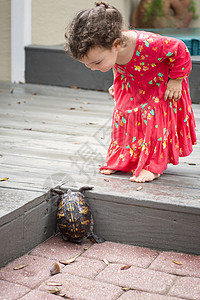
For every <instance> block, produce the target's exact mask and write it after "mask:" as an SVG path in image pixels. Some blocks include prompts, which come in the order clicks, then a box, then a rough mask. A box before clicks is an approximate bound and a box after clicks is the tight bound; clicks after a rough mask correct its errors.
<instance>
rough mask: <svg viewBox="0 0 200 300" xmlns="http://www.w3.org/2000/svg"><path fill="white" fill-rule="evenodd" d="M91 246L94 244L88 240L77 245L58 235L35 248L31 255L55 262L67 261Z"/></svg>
mask: <svg viewBox="0 0 200 300" xmlns="http://www.w3.org/2000/svg"><path fill="white" fill-rule="evenodd" d="M91 245H92V242H90V241H88V240H87V239H86V240H84V241H83V242H82V243H81V244H75V243H69V242H66V241H64V240H63V239H62V237H61V236H60V235H57V236H55V237H54V238H51V239H48V240H47V241H46V242H44V243H43V244H42V245H40V246H38V247H37V248H35V249H34V250H33V251H32V252H31V253H30V254H31V255H37V256H42V257H46V258H51V259H54V260H67V259H70V258H72V257H73V256H76V255H78V254H81V253H82V252H84V249H87V248H88V247H89V246H91Z"/></svg>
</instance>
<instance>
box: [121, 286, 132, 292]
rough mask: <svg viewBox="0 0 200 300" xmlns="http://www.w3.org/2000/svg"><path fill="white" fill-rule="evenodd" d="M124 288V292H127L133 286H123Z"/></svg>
mask: <svg viewBox="0 0 200 300" xmlns="http://www.w3.org/2000/svg"><path fill="white" fill-rule="evenodd" d="M122 290H123V291H124V292H127V291H129V290H131V288H129V287H123V288H122Z"/></svg>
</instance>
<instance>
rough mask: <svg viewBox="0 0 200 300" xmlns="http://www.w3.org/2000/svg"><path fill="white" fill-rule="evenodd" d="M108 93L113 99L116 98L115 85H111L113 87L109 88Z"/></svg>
mask: <svg viewBox="0 0 200 300" xmlns="http://www.w3.org/2000/svg"><path fill="white" fill-rule="evenodd" d="M108 91H109V94H110V96H111V97H112V98H114V86H113V85H111V86H110V87H109V89H108Z"/></svg>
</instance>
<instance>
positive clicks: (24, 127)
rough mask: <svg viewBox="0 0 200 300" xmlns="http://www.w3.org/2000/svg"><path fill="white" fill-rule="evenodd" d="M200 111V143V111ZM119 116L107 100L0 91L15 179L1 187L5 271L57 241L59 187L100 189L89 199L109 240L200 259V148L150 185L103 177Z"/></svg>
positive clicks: (36, 90) (8, 163)
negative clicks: (38, 248)
mask: <svg viewBox="0 0 200 300" xmlns="http://www.w3.org/2000/svg"><path fill="white" fill-rule="evenodd" d="M193 109H194V113H195V117H196V122H197V128H198V129H197V137H198V140H199V137H200V132H199V125H200V105H198V104H194V105H193ZM112 111H113V101H112V99H111V97H110V96H109V95H108V93H104V92H95V91H88V90H79V89H69V88H59V87H51V86H39V85H31V84H15V85H13V84H11V83H5V82H1V83H0V143H1V149H0V166H1V167H0V179H2V178H6V177H8V178H9V179H8V180H6V181H1V182H0V199H1V204H0V224H1V228H0V238H1V241H3V243H4V247H1V248H2V249H1V251H0V257H1V264H3V263H5V262H7V261H9V260H11V259H13V258H14V257H17V256H19V255H21V254H22V253H25V252H27V251H28V250H30V249H31V248H33V247H35V246H36V245H37V244H38V243H40V242H42V241H43V240H45V239H46V238H48V237H49V236H51V234H52V233H53V231H54V230H55V211H56V199H53V198H52V197H51V195H50V193H48V191H49V189H50V188H51V187H54V186H57V185H60V184H63V187H65V188H69V187H71V188H74V189H77V188H79V187H80V186H82V185H86V184H91V185H93V186H94V190H93V191H90V192H87V193H86V195H87V197H88V201H89V204H90V206H91V209H92V211H93V215H94V219H95V231H96V232H97V233H98V234H100V235H102V236H103V237H104V238H105V239H107V240H111V241H117V242H123V243H130V244H135V245H140V246H146V247H151V248H157V249H163V250H177V251H183V252H189V253H196V254H200V230H199V227H200V146H199V145H197V146H195V147H194V151H193V153H192V154H191V155H190V156H189V157H185V158H181V159H180V164H179V165H178V166H171V165H169V168H168V170H166V171H165V173H164V174H163V175H162V176H161V177H160V178H159V179H158V180H155V181H154V182H151V183H145V184H137V183H133V182H130V181H129V177H130V174H123V173H120V172H118V173H116V174H114V175H110V176H104V175H101V174H99V171H98V167H99V165H101V164H102V162H103V161H104V158H105V156H106V152H107V147H108V144H109V139H110V126H111V117H112ZM138 186H142V189H141V190H140V191H137V190H136V189H137V187H138ZM12 245H13V246H12ZM11 249H12V250H11Z"/></svg>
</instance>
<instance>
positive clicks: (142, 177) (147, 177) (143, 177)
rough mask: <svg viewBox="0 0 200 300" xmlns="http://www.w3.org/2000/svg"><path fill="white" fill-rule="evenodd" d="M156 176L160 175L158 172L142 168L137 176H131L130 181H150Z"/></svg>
mask: <svg viewBox="0 0 200 300" xmlns="http://www.w3.org/2000/svg"><path fill="white" fill-rule="evenodd" d="M158 177H160V174H156V173H152V172H150V171H147V170H145V169H142V171H141V172H140V174H139V175H138V176H137V177H136V176H135V175H134V176H133V177H131V178H130V181H135V182H146V181H152V180H154V179H156V178H158Z"/></svg>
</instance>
